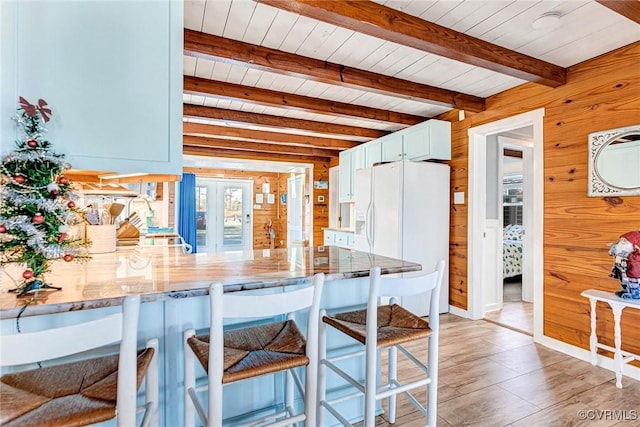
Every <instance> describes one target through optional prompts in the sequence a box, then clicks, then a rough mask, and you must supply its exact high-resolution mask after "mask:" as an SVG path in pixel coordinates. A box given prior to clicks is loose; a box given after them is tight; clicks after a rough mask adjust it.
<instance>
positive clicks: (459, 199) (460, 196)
mask: <svg viewBox="0 0 640 427" xmlns="http://www.w3.org/2000/svg"><path fill="white" fill-rule="evenodd" d="M453 204H454V205H463V204H464V191H455V192H454V193H453Z"/></svg>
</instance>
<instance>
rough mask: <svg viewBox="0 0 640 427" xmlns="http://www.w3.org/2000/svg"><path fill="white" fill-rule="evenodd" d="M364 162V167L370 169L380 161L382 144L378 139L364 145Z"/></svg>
mask: <svg viewBox="0 0 640 427" xmlns="http://www.w3.org/2000/svg"><path fill="white" fill-rule="evenodd" d="M364 152H365V156H364V157H365V162H364V167H365V168H370V167H371V166H373V165H375V164H376V163H379V162H381V161H382V142H381V141H380V139H377V140H375V141H371V142H369V143H367V144H364Z"/></svg>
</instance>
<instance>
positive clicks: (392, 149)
mask: <svg viewBox="0 0 640 427" xmlns="http://www.w3.org/2000/svg"><path fill="white" fill-rule="evenodd" d="M380 141H381V142H382V161H383V162H394V161H396V160H416V161H417V160H432V159H433V160H451V123H449V122H445V121H441V120H429V121H426V122H424V123H420V124H417V125H415V126H411V127H409V128H406V129H403V130H401V131H399V132H395V133H392V134H390V135H387V136H384V137H382V138H380Z"/></svg>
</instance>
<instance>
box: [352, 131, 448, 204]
mask: <svg viewBox="0 0 640 427" xmlns="http://www.w3.org/2000/svg"><path fill="white" fill-rule="evenodd" d="M397 160H415V161H418V160H451V123H450V122H446V121H442V120H427V121H426V122H423V123H420V124H417V125H415V126H411V127H408V128H406V129H403V130H401V131H398V132H394V133H391V134H389V135H385V136H383V137H382V138H378V139H375V140H373V141H369V142H367V143H365V144H361V145H359V146H357V147H355V148H351V149H349V150H345V151H343V152H341V153H340V197H339V200H340V202H352V201H353V200H354V190H353V189H354V176H355V171H356V170H357V169H360V168H363V167H371V166H373V165H374V164H376V163H378V162H395V161H397Z"/></svg>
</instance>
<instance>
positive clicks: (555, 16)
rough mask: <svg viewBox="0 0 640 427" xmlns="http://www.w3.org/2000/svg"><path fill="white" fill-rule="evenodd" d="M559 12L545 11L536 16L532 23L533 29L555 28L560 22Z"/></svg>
mask: <svg viewBox="0 0 640 427" xmlns="http://www.w3.org/2000/svg"><path fill="white" fill-rule="evenodd" d="M561 16H562V14H561V13H560V12H546V13H543V14H542V15H540V16H538V17H537V18H536V19H535V20H534V21H533V22H532V23H531V27H533V29H534V30H550V29H552V28H556V27H557V26H558V24H559V23H560V17H561Z"/></svg>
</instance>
